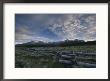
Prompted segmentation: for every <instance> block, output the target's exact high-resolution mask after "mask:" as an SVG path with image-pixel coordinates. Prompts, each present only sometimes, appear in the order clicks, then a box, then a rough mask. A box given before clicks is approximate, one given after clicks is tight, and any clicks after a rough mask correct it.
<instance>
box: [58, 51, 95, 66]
mask: <svg viewBox="0 0 110 81" xmlns="http://www.w3.org/2000/svg"><path fill="white" fill-rule="evenodd" d="M78 56H83V57H84V56H96V53H83V52H60V53H58V54H56V57H57V59H56V61H57V62H59V63H62V64H64V65H65V67H72V66H74V65H77V66H83V67H86V68H95V67H96V64H91V63H85V62H78V61H77V60H76V57H78Z"/></svg>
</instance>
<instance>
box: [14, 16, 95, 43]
mask: <svg viewBox="0 0 110 81" xmlns="http://www.w3.org/2000/svg"><path fill="white" fill-rule="evenodd" d="M15 24H16V31H15V35H16V37H15V40H16V42H27V41H30V40H35V41H38V40H41V41H45V42H47V41H57V40H65V39H71V40H74V39H81V40H95V39H96V14H18V15H16V23H15Z"/></svg>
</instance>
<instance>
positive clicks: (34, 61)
mask: <svg viewBox="0 0 110 81" xmlns="http://www.w3.org/2000/svg"><path fill="white" fill-rule="evenodd" d="M32 48H33V49H35V51H30V50H28V49H29V48H28V47H15V62H16V64H15V67H16V68H64V65H63V64H61V63H59V62H56V60H55V56H56V53H57V52H61V51H77V52H79V51H83V52H95V51H96V46H95V45H91V46H68V47H32ZM76 60H77V61H81V62H82V61H83V62H86V63H94V64H95V63H96V57H95V56H93V57H91V56H83V57H82V56H78V57H76ZM73 67H74V66H73ZM75 67H82V66H75Z"/></svg>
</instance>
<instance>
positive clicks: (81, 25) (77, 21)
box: [49, 14, 96, 40]
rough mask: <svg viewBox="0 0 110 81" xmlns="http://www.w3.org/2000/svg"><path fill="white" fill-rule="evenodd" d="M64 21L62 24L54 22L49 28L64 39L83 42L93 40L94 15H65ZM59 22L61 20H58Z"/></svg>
mask: <svg viewBox="0 0 110 81" xmlns="http://www.w3.org/2000/svg"><path fill="white" fill-rule="evenodd" d="M65 16H66V17H65V18H66V19H65V20H62V21H63V22H60V23H58V21H57V22H55V21H54V24H53V25H51V26H50V27H49V29H50V30H51V31H53V32H54V33H56V34H57V35H59V36H62V37H63V38H64V39H71V40H74V39H76V38H78V39H83V40H92V39H93V38H94V39H95V36H94V34H95V33H96V31H95V28H96V19H95V14H94V15H93V14H92V15H90V14H89V15H88V14H84V15H83V14H73V15H65ZM61 19H62V18H61ZM59 21H61V20H59Z"/></svg>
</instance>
